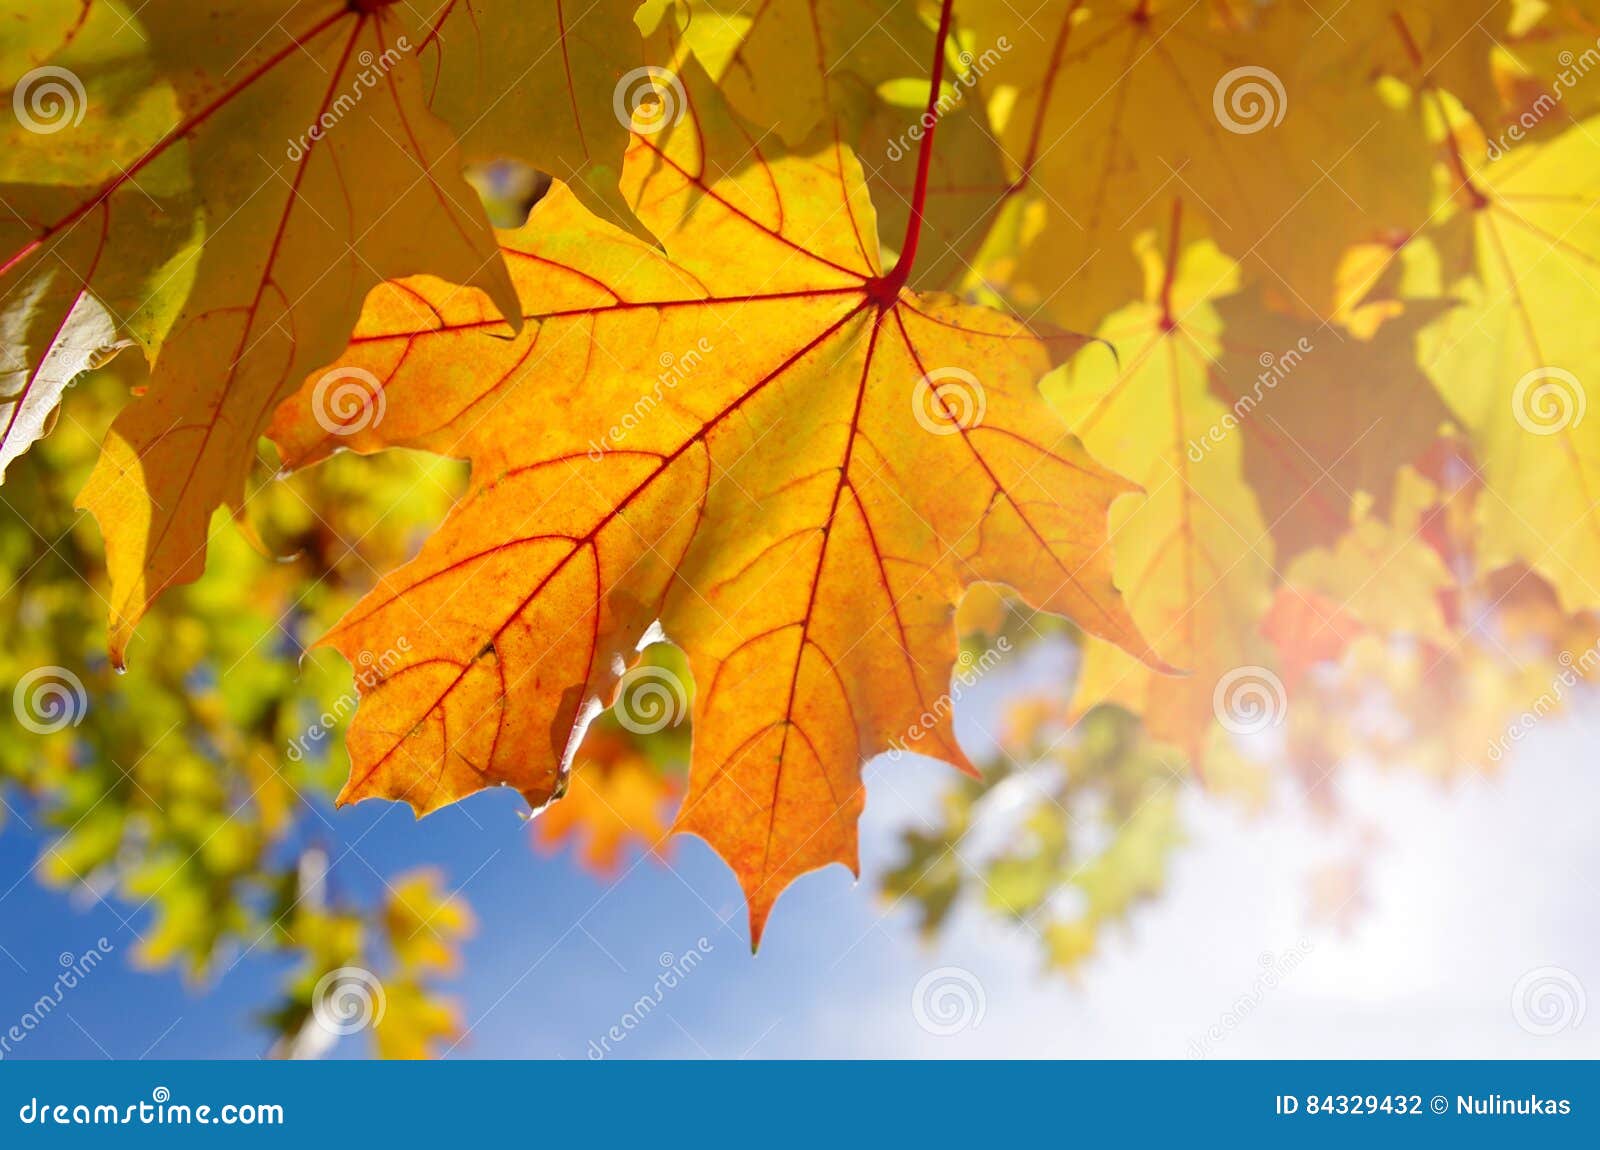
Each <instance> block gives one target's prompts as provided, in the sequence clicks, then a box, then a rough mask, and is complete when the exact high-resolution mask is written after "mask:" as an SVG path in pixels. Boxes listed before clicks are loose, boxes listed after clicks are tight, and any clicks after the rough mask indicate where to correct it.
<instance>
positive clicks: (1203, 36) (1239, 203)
mask: <svg viewBox="0 0 1600 1150" xmlns="http://www.w3.org/2000/svg"><path fill="white" fill-rule="evenodd" d="M1387 7H1388V6H1387V5H1383V6H1379V5H1371V4H1368V5H1357V6H1352V8H1351V11H1350V13H1348V14H1347V15H1346V17H1345V20H1344V21H1343V23H1345V24H1348V23H1349V22H1351V21H1352V20H1355V21H1364V22H1368V23H1370V22H1374V21H1381V22H1384V23H1385V24H1386V23H1387V12H1386V11H1380V10H1379V9H1380V8H1382V9H1387ZM959 8H960V11H961V12H962V14H963V16H964V17H965V18H966V22H967V24H968V26H969V27H970V28H971V30H972V39H973V42H974V43H975V44H979V45H985V44H994V43H998V42H999V40H1000V38H1001V37H1002V36H1005V37H1008V39H1009V41H1010V42H1012V43H1013V44H1014V47H1013V49H1012V50H1010V51H1008V52H1005V53H1003V54H1002V55H1001V56H1000V59H999V61H998V63H997V64H996V65H995V67H993V68H992V69H990V70H989V71H988V72H987V73H986V76H985V80H986V81H987V82H988V83H990V85H991V86H992V87H993V88H995V89H999V90H1001V91H1003V92H1005V93H1006V102H1005V105H1004V107H1003V108H1000V109H997V118H998V119H1000V120H1001V123H1002V127H1001V132H1000V139H1001V144H1002V146H1003V147H1004V149H1005V151H1006V153H1007V158H1008V160H1009V162H1010V164H1011V165H1012V166H1013V168H1014V169H1015V171H1016V173H1017V174H1018V178H1019V180H1020V181H1021V182H1023V183H1025V184H1027V185H1028V186H1029V188H1030V191H1029V193H1028V199H1029V200H1031V201H1032V203H1033V207H1034V208H1036V209H1037V210H1038V212H1039V213H1040V214H1041V215H1042V216H1043V217H1044V222H1043V223H1042V225H1039V226H1038V227H1037V230H1036V232H1035V233H1034V234H1033V235H1032V236H1031V242H1029V243H1028V244H1027V245H1026V247H1025V248H1024V249H1023V250H1022V252H1021V253H1020V255H1019V257H1018V258H1017V261H1016V263H1015V266H1014V268H1012V269H1010V270H1009V271H1008V272H1007V276H1006V278H1007V280H1008V283H1007V288H1008V290H1009V291H1010V292H1011V293H1012V295H1013V296H1014V297H1015V298H1017V299H1018V300H1019V302H1021V303H1023V304H1025V305H1027V306H1037V307H1040V308H1044V309H1047V310H1048V311H1049V313H1050V314H1051V315H1052V316H1053V317H1055V318H1056V319H1057V320H1058V321H1059V322H1061V323H1064V324H1066V325H1068V326H1070V327H1073V328H1077V329H1083V330H1088V329H1092V328H1093V327H1094V326H1095V325H1096V324H1098V323H1099V321H1100V320H1101V319H1103V318H1104V317H1105V316H1106V315H1107V314H1108V313H1109V312H1110V311H1111V310H1112V309H1114V308H1116V307H1118V306H1121V305H1122V304H1124V303H1125V302H1127V301H1128V300H1130V299H1136V298H1138V292H1139V269H1138V265H1137V263H1136V262H1135V259H1134V255H1133V250H1132V247H1133V242H1134V240H1135V239H1136V238H1137V236H1138V235H1139V234H1140V233H1141V232H1143V231H1144V230H1146V229H1147V228H1149V227H1152V226H1159V225H1160V224H1161V222H1162V221H1163V219H1164V218H1165V215H1166V213H1167V210H1168V205H1170V203H1171V201H1172V199H1173V198H1174V197H1175V196H1176V197H1182V198H1183V200H1184V202H1185V205H1186V209H1187V210H1188V212H1189V215H1190V216H1191V217H1192V218H1193V220H1194V221H1195V224H1196V225H1198V224H1199V223H1200V220H1201V219H1202V218H1203V219H1204V220H1205V221H1206V226H1207V227H1208V228H1209V232H1210V236H1211V238H1212V239H1213V240H1215V242H1216V243H1217V244H1218V246H1219V247H1221V248H1222V250H1223V251H1225V252H1226V253H1227V254H1229V255H1230V256H1233V257H1234V258H1236V259H1238V260H1240V261H1242V262H1243V263H1244V264H1245V266H1246V272H1247V274H1248V275H1249V276H1251V277H1252V278H1258V279H1259V280H1260V281H1261V282H1262V284H1263V285H1265V286H1266V287H1268V288H1269V289H1271V290H1272V291H1273V292H1275V293H1277V294H1278V295H1281V296H1282V297H1283V298H1284V300H1286V301H1287V303H1288V304H1289V305H1291V306H1294V307H1296V308H1297V309H1299V310H1301V311H1304V312H1306V313H1308V314H1317V315H1328V314H1331V313H1332V311H1333V310H1334V307H1335V305H1336V303H1337V300H1336V293H1335V283H1336V271H1337V268H1338V265H1339V260H1340V258H1341V257H1342V255H1343V253H1344V250H1345V249H1346V248H1347V247H1349V246H1350V245H1351V244H1353V243H1356V242H1359V241H1361V240H1365V239H1371V238H1376V237H1381V236H1383V235H1385V234H1386V233H1388V232H1390V231H1392V230H1399V231H1400V233H1401V234H1403V235H1408V234H1410V233H1411V231H1413V230H1414V229H1415V228H1417V227H1419V226H1420V225H1421V224H1422V223H1423V221H1424V220H1425V219H1426V217H1427V211H1428V199H1429V187H1428V180H1427V178H1426V175H1425V173H1423V172H1421V171H1420V170H1419V169H1418V167H1417V166H1416V165H1413V164H1407V163H1404V162H1403V161H1404V160H1405V159H1406V158H1407V157H1410V156H1414V155H1416V154H1417V151H1418V150H1419V149H1422V148H1425V147H1426V138H1425V137H1424V135H1423V132H1422V129H1421V125H1420V123H1419V118H1418V117H1415V116H1412V115H1408V114H1407V111H1406V110H1405V109H1404V108H1401V107H1396V106H1393V105H1392V104H1391V103H1390V102H1388V101H1386V100H1385V99H1384V98H1383V96H1382V94H1381V93H1380V92H1379V91H1378V90H1377V88H1376V87H1375V86H1374V85H1372V84H1369V83H1365V82H1359V81H1358V82H1354V83H1352V82H1351V76H1350V74H1349V71H1348V70H1340V69H1338V68H1335V67H1333V66H1331V64H1332V59H1333V56H1334V54H1335V53H1336V52H1337V51H1341V50H1343V49H1344V48H1345V46H1346V41H1345V40H1344V39H1343V36H1344V32H1343V30H1342V29H1341V28H1340V27H1338V26H1337V25H1333V24H1330V23H1329V22H1328V21H1325V20H1324V19H1323V18H1322V17H1321V16H1320V15H1319V14H1318V13H1317V12H1316V11H1314V10H1313V9H1312V8H1311V7H1310V6H1307V5H1301V4H1276V5H1272V6H1271V7H1270V8H1269V7H1265V6H1261V7H1258V6H1254V5H1249V4H1245V3H1231V2H1219V3H1192V2H1191V0H1108V2H1105V3H1092V4H1088V3H1084V2H1083V0H1047V2H1046V3H1044V4H1043V5H1041V6H1040V8H1039V10H1038V11H1037V12H1034V13H1032V14H1030V16H1029V19H1028V20H1027V21H1026V24H1025V26H1021V27H1019V22H1018V21H1017V19H1016V17H1015V14H1014V13H1013V12H1011V11H1010V10H1009V9H1008V8H1007V7H1006V5H1003V4H990V3H986V2H983V0H973V2H971V3H965V4H962V5H960V6H959Z"/></svg>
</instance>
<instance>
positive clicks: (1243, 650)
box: [1046, 218, 1273, 765]
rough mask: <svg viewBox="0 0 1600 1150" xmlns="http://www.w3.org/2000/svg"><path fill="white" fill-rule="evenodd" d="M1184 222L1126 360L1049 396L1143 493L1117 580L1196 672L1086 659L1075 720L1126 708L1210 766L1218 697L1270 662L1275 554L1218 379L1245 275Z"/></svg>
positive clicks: (1139, 308)
mask: <svg viewBox="0 0 1600 1150" xmlns="http://www.w3.org/2000/svg"><path fill="white" fill-rule="evenodd" d="M1179 227H1180V223H1179V220H1178V219H1177V218H1175V219H1174V220H1173V223H1172V224H1171V225H1169V227H1168V228H1167V229H1166V232H1167V235H1166V236H1165V237H1164V238H1165V239H1166V240H1167V241H1168V248H1169V250H1167V251H1165V252H1162V251H1158V250H1157V249H1158V245H1157V244H1156V243H1155V237H1154V236H1153V235H1152V236H1147V237H1146V240H1147V241H1148V242H1147V243H1145V244H1144V245H1143V248H1144V253H1143V254H1144V256H1145V258H1146V290H1145V301H1144V302H1143V303H1139V304H1134V305H1131V306H1129V307H1127V308H1124V309H1122V310H1121V311H1119V312H1117V313H1115V314H1114V315H1112V316H1111V318H1110V319H1108V320H1107V321H1106V323H1105V324H1104V325H1103V326H1102V327H1101V329H1100V334H1101V336H1102V337H1103V338H1105V339H1106V340H1108V341H1110V342H1112V343H1114V344H1115V345H1116V347H1117V348H1118V351H1119V355H1120V357H1121V361H1120V363H1112V362H1111V361H1110V357H1099V356H1079V357H1078V358H1077V359H1076V360H1074V361H1073V362H1072V363H1071V364H1070V365H1068V367H1067V369H1066V370H1065V372H1063V373H1061V376H1060V377H1059V378H1056V377H1053V378H1052V380H1051V381H1049V382H1048V383H1047V384H1046V394H1047V395H1048V396H1049V397H1050V398H1051V400H1052V401H1053V402H1054V403H1055V405H1056V407H1057V409H1058V410H1059V411H1061V412H1062V414H1063V415H1064V416H1065V417H1066V419H1067V423H1068V426H1070V427H1071V428H1072V429H1073V431H1074V432H1075V433H1076V434H1077V435H1078V437H1079V438H1080V439H1082V440H1083V442H1084V446H1085V447H1087V448H1088V449H1089V451H1090V453H1091V454H1092V455H1093V456H1094V457H1095V458H1096V459H1099V460H1101V461H1103V462H1104V463H1105V464H1106V465H1107V466H1109V467H1111V468H1113V469H1114V470H1116V471H1118V472H1120V473H1121V474H1124V475H1127V476H1128V477H1129V478H1130V479H1132V480H1134V481H1135V482H1136V483H1138V484H1139V485H1140V486H1141V487H1143V488H1144V491H1145V494H1144V497H1143V498H1142V499H1129V500H1123V501H1121V502H1119V503H1118V504H1117V506H1116V507H1115V508H1113V510H1112V519H1111V523H1112V543H1113V548H1114V550H1115V553H1116V576H1117V584H1118V586H1119V587H1121V588H1122V590H1123V593H1124V594H1125V595H1126V596H1127V600H1128V606H1129V609H1130V610H1131V611H1132V613H1133V618H1134V621H1135V622H1136V623H1138V625H1139V628H1140V630H1141V631H1142V632H1143V633H1144V634H1145V635H1146V636H1147V637H1148V638H1149V640H1150V642H1151V643H1152V644H1153V645H1154V646H1155V647H1156V649H1157V650H1158V651H1160V652H1161V653H1162V655H1163V657H1164V658H1166V659H1167V661H1168V662H1170V663H1173V664H1174V665H1176V666H1179V667H1182V668H1183V669H1184V670H1185V671H1186V672H1188V674H1187V675H1184V676H1182V677H1173V676H1167V675H1158V674H1156V673H1154V672H1153V671H1151V670H1150V669H1149V668H1148V667H1145V666H1143V665H1141V664H1140V663H1139V662H1138V661H1136V660H1134V659H1132V658H1130V657H1129V656H1128V655H1127V654H1126V653H1125V652H1123V651H1121V650H1119V649H1118V648H1116V647H1114V646H1112V645H1109V644H1106V643H1103V642H1100V641H1098V640H1090V641H1089V642H1088V643H1087V644H1086V646H1085V648H1084V663H1083V670H1082V672H1081V674H1080V676H1079V682H1078V686H1077V691H1076V696H1075V699H1074V704H1073V710H1074V712H1075V713H1079V714H1081V713H1083V712H1086V711H1087V710H1088V709H1089V708H1090V707H1093V706H1095V705H1096V704H1099V703H1103V702H1107V701H1115V702H1120V703H1122V704H1123V705H1124V706H1127V707H1128V708H1130V709H1131V710H1133V711H1135V712H1137V713H1139V714H1141V715H1143V716H1144V718H1145V723H1146V726H1147V728H1148V729H1149V731H1150V732H1151V734H1152V735H1154V736H1155V737H1156V738H1158V739H1161V740H1163V741H1166V742H1169V743H1172V744H1174V745H1176V746H1178V747H1181V748H1182V749H1183V750H1184V751H1185V752H1186V753H1187V754H1188V755H1189V757H1190V759H1191V761H1192V762H1194V763H1196V764H1197V765H1198V764H1199V763H1201V762H1202V760H1203V758H1204V747H1205V744H1206V742H1207V739H1208V736H1209V735H1210V733H1211V731H1212V729H1213V727H1214V726H1215V716H1214V713H1213V700H1212V695H1213V692H1214V690H1215V688H1216V685H1217V683H1218V681H1219V680H1220V679H1221V678H1222V677H1223V676H1224V675H1226V674H1227V673H1228V672H1229V671H1231V670H1233V669H1234V668H1236V667H1240V666H1248V665H1254V664H1259V663H1261V662H1263V661H1264V659H1263V655H1262V651H1261V648H1262V647H1263V644H1262V643H1261V641H1260V639H1259V638H1258V637H1257V635H1256V623H1257V621H1258V620H1259V619H1260V617H1261V615H1262V614H1263V612H1264V611H1265V610H1266V607H1267V603H1268V597H1269V589H1270V586H1271V583H1270V580H1271V575H1272V559H1273V547H1272V539H1271V536H1270V535H1269V534H1268V533H1267V525H1266V523H1265V522H1264V521H1263V519H1262V517H1261V511H1260V509H1259V507H1258V505H1257V500H1256V497H1255V495H1254V493H1252V492H1251V490H1250V488H1249V487H1248V485H1247V484H1246V483H1245V480H1244V475H1243V470H1242V467H1243V465H1242V455H1243V448H1244V444H1243V438H1244V433H1243V431H1242V430H1240V429H1239V427H1238V421H1237V420H1236V419H1233V418H1232V413H1231V411H1230V409H1229V407H1228V406H1226V405H1224V404H1223V402H1222V401H1221V400H1220V399H1219V398H1218V397H1217V395H1216V394H1215V392H1214V390H1213V389H1212V387H1211V384H1210V377H1211V375H1212V373H1213V372H1214V371H1215V370H1216V365H1215V364H1216V357H1217V356H1218V354H1219V353H1220V351H1221V343H1222V336H1221V332H1220V330H1219V327H1220V325H1219V321H1218V319H1217V314H1216V308H1215V306H1214V302H1213V301H1214V298H1215V297H1216V296H1218V295H1222V294H1226V293H1227V292H1229V291H1231V290H1232V289H1233V288H1234V287H1235V286H1236V285H1237V274H1236V271H1235V269H1234V267H1233V265H1232V264H1231V262H1230V261H1228V260H1227V259H1226V258H1224V257H1222V256H1221V255H1220V254H1219V253H1217V251H1216V249H1215V248H1214V247H1212V246H1211V245H1209V244H1194V245H1190V246H1189V247H1188V248H1185V249H1182V255H1181V257H1180V256H1178V254H1177V252H1178V250H1179V249H1178V243H1177V239H1178V233H1177V229H1179Z"/></svg>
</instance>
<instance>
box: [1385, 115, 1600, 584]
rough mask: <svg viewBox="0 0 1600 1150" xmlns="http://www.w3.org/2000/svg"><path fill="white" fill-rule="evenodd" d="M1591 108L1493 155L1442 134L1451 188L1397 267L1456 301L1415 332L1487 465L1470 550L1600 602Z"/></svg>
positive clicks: (1599, 240) (1598, 261)
mask: <svg viewBox="0 0 1600 1150" xmlns="http://www.w3.org/2000/svg"><path fill="white" fill-rule="evenodd" d="M1597 125H1600V121H1597V120H1590V121H1588V122H1586V123H1584V124H1581V125H1579V126H1578V127H1576V128H1573V129H1571V130H1570V131H1568V132H1565V133H1562V134H1561V135H1560V136H1557V137H1556V138H1554V139H1552V140H1549V141H1548V142H1533V143H1527V144H1524V145H1521V146H1520V147H1519V148H1518V149H1517V150H1516V151H1515V152H1512V153H1510V154H1508V155H1507V156H1506V157H1505V158H1503V159H1501V160H1498V161H1494V160H1490V159H1488V158H1486V156H1485V155H1484V154H1482V153H1481V152H1480V153H1479V154H1478V155H1476V156H1464V155H1463V152H1464V151H1465V148H1464V147H1463V146H1462V143H1461V141H1462V137H1463V134H1462V133H1461V132H1460V131H1459V129H1457V128H1455V127H1452V128H1451V129H1450V135H1449V138H1448V140H1447V144H1448V145H1449V148H1450V153H1449V154H1450V158H1451V174H1452V179H1451V187H1452V189H1453V191H1454V195H1453V198H1452V200H1451V202H1450V204H1449V206H1448V208H1447V212H1448V213H1450V214H1449V215H1447V216H1446V217H1445V218H1442V220H1441V223H1440V226H1439V228H1438V229H1437V230H1436V232H1435V233H1433V236H1432V238H1433V248H1432V249H1431V250H1430V249H1429V248H1425V247H1419V248H1418V250H1417V251H1416V252H1415V253H1411V255H1412V257H1413V267H1412V268H1411V269H1410V274H1409V275H1408V279H1407V289H1408V290H1409V291H1412V292H1413V293H1415V294H1418V295H1425V294H1434V295H1443V296H1448V297H1449V298H1450V299H1452V300H1454V301H1458V303H1459V306H1456V307H1453V308H1451V309H1449V310H1447V311H1445V312H1444V313H1443V314H1442V315H1441V316H1439V317H1438V318H1437V320H1435V322H1433V323H1432V324H1431V325H1430V326H1429V327H1428V328H1427V329H1426V331H1425V332H1424V339H1423V342H1422V343H1421V345H1420V347H1419V359H1420V361H1421V363H1422V365H1423V366H1424V367H1425V368H1426V370H1427V371H1428V372H1429V373H1430V374H1431V375H1432V377H1433V379H1434V381H1435V384H1436V386H1437V387H1438V389H1439V391H1440V393H1441V394H1442V395H1443V397H1444V399H1445V401H1446V402H1447V403H1448V404H1449V406H1450V408H1451V410H1452V411H1453V412H1454V414H1455V415H1456V417H1457V418H1458V419H1459V421H1460V422H1461V424H1462V425H1463V426H1464V427H1465V429H1466V431H1467V433H1468V435H1469V437H1470V439H1471V442H1472V447H1473V449H1474V451H1475V452H1476V455H1477V459H1478V461H1479V463H1480V464H1481V466H1482V468H1483V478H1484V482H1485V490H1484V492H1483V494H1482V495H1481V496H1480V497H1479V499H1478V501H1477V509H1478V514H1479V516H1480V519H1479V523H1480V525H1481V529H1480V533H1479V545H1478V553H1479V559H1480V562H1482V563H1483V565H1484V566H1485V567H1486V568H1489V569H1492V568H1494V567H1499V566H1506V565H1510V564H1513V563H1518V562H1520V563H1525V564H1527V565H1528V566H1530V567H1532V568H1533V569H1534V570H1536V571H1538V572H1539V573H1540V574H1541V575H1543V576H1545V577H1546V578H1547V579H1549V581H1550V582H1551V583H1552V584H1553V585H1554V587H1555V588H1556V590H1557V592H1558V593H1559V594H1560V596H1561V602H1562V604H1563V606H1564V607H1565V608H1566V609H1567V610H1568V611H1576V610H1579V609H1583V608H1589V607H1594V606H1597V605H1600V578H1597V577H1596V575H1595V572H1596V571H1600V510H1597V507H1600V503H1597V501H1600V418H1595V417H1594V416H1593V415H1592V414H1591V413H1588V410H1587V409H1588V406H1589V404H1588V399H1589V394H1590V391H1591V389H1592V388H1593V387H1594V386H1595V384H1594V380H1593V379H1592V378H1590V376H1591V375H1592V374H1593V372H1594V365H1595V363H1596V362H1600V326H1597V325H1595V324H1594V323H1592V322H1590V321H1589V318H1588V315H1587V310H1586V309H1587V308H1588V305H1589V302H1590V301H1592V300H1593V299H1594V298H1595V294H1596V292H1597V291H1600V214H1597V213H1596V212H1595V206H1596V203H1597V202H1600V196H1597V193H1596V188H1597V187H1600V142H1597V138H1596V135H1595V133H1596V130H1597Z"/></svg>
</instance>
